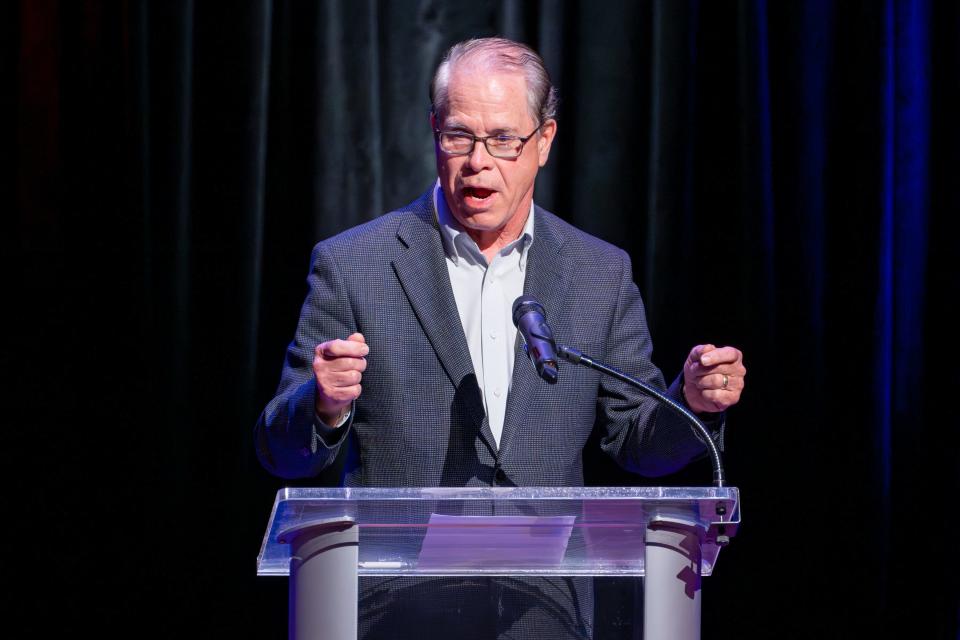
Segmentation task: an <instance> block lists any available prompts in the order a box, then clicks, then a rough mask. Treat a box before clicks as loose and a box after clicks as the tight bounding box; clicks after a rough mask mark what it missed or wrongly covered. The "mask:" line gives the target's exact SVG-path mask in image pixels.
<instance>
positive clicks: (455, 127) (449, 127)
mask: <svg viewBox="0 0 960 640" xmlns="http://www.w3.org/2000/svg"><path fill="white" fill-rule="evenodd" d="M443 131H463V132H464V133H469V134H471V135H477V134H476V132H475V131H473V130H472V129H470V127H468V126H466V125H463V124H460V123H459V122H457V121H456V120H454V121H452V122H447V123H445V124H444V125H443ZM487 135H488V136H515V135H519V134H518V133H517V130H516V129H514V128H513V127H496V128H495V129H491V130H490V131H488V132H487Z"/></svg>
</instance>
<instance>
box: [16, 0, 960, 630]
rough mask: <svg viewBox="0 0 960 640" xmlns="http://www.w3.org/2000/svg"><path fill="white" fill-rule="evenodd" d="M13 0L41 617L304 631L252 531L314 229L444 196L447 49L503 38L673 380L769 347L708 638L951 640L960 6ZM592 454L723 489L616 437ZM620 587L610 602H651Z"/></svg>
mask: <svg viewBox="0 0 960 640" xmlns="http://www.w3.org/2000/svg"><path fill="white" fill-rule="evenodd" d="M0 11H2V14H3V15H2V17H0V25H2V27H0V28H2V30H3V31H2V36H0V47H2V53H0V65H2V67H0V82H2V84H3V87H4V90H3V91H2V92H0V153H2V154H3V156H4V159H5V160H6V162H4V166H6V167H7V169H5V170H3V171H2V172H0V181H2V182H0V207H2V210H3V213H4V214H3V217H2V220H3V222H2V228H3V234H2V257H3V264H2V268H3V273H4V276H5V277H4V280H5V282H6V284H5V286H4V291H5V296H4V300H5V301H6V304H5V305H4V307H5V309H4V312H3V315H4V316H5V319H6V320H7V329H6V330H5V333H4V342H5V343H6V344H5V345H4V348H3V351H2V354H0V357H2V361H0V364H2V371H3V378H4V379H3V385H2V388H3V390H4V395H5V401H4V403H3V406H4V410H5V411H4V418H5V419H4V420H3V432H4V434H5V436H6V438H5V440H6V442H5V445H4V446H3V447H2V450H3V452H4V457H5V458H7V464H6V465H5V468H6V469H7V471H8V474H9V475H10V479H9V480H8V482H7V487H8V492H7V495H8V496H9V498H10V502H9V506H8V510H7V511H8V518H7V529H8V533H10V534H12V535H11V542H10V543H8V546H7V556H8V558H9V559H10V560H11V561H12V562H11V563H10V564H11V565H12V569H13V571H12V572H11V574H10V575H11V576H12V577H9V578H8V584H11V585H12V586H13V591H14V592H15V593H16V594H17V597H16V599H15V600H14V605H15V606H14V607H13V608H14V610H15V612H16V613H18V614H19V615H18V616H17V618H18V619H19V620H18V622H17V624H20V625H23V627H22V629H23V631H24V635H28V636H48V635H51V634H52V633H55V632H70V631H79V630H80V629H83V628H90V629H94V630H99V632H100V633H102V634H103V635H105V636H113V635H132V636H138V635H139V636H142V635H159V636H164V637H194V636H201V635H207V636H212V637H226V636H236V637H253V636H256V637H277V638H279V637H284V634H285V633H286V630H285V622H286V582H285V581H284V580H282V579H267V578H256V576H255V558H256V554H257V550H258V548H259V544H260V538H261V536H262V532H263V528H264V526H265V523H266V519H267V516H268V514H269V510H270V506H271V504H272V500H273V496H274V493H275V492H276V490H277V489H278V488H280V487H281V486H284V485H285V484H286V483H284V482H282V481H281V480H279V479H277V478H272V477H270V476H269V475H267V474H266V473H265V472H264V471H263V470H262V469H261V468H260V467H259V465H258V464H257V462H256V460H255V457H254V455H253V451H252V437H251V432H252V426H253V424H254V422H255V420H256V418H257V415H258V413H259V411H260V410H261V408H262V407H263V405H264V404H265V402H266V401H267V400H268V399H269V397H270V396H271V394H272V392H273V389H274V387H275V385H276V382H277V380H278V377H279V371H280V366H281V362H282V357H283V351H284V348H285V346H286V344H287V342H288V341H289V340H290V339H291V337H292V332H293V328H294V326H295V322H296V318H297V315H298V312H299V307H300V304H301V302H302V299H303V295H304V293H305V290H306V289H305V285H304V278H305V275H306V272H307V267H308V260H309V251H310V248H311V247H312V245H313V244H314V243H315V242H316V241H318V240H320V239H322V238H324V237H327V236H329V235H331V234H333V233H335V232H337V231H340V230H343V229H345V228H348V227H350V226H352V225H354V224H356V223H359V222H362V221H365V220H368V219H370V218H372V217H374V216H376V215H378V214H380V213H382V212H384V211H387V210H389V209H391V208H394V207H396V206H399V205H402V204H405V203H406V202H409V201H411V200H413V199H414V198H415V197H416V196H417V195H419V194H420V193H422V192H423V191H424V190H425V189H426V187H427V186H428V185H429V184H430V182H431V180H432V179H433V177H434V176H435V173H434V166H433V149H432V142H431V138H430V134H429V128H428V125H427V108H428V101H427V84H428V82H429V79H430V76H431V73H432V70H433V68H434V67H435V65H436V63H437V62H438V61H439V58H440V56H441V55H442V53H443V51H444V50H445V49H446V48H447V47H448V46H449V45H450V44H452V43H453V42H456V41H458V40H460V39H463V38H467V37H471V36H484V35H494V34H500V35H505V36H508V37H513V38H516V39H520V40H523V41H525V42H528V43H530V44H531V45H532V46H534V47H535V48H537V49H538V50H539V51H540V52H541V53H542V54H543V56H544V58H545V60H546V62H547V65H548V67H549V69H550V71H551V73H552V75H553V76H554V80H555V82H556V84H558V85H559V87H560V90H561V96H562V103H561V114H560V119H559V122H560V126H559V137H558V139H557V143H556V145H555V147H554V151H553V154H552V157H551V161H550V164H549V165H548V167H547V168H546V169H545V170H544V171H543V172H542V173H541V176H540V178H539V182H538V187H537V200H538V202H539V203H540V204H542V205H543V206H545V207H547V208H549V209H551V210H553V211H554V212H556V213H557V214H558V215H560V216H562V217H564V218H566V219H568V220H570V221H572V222H574V223H575V224H577V225H578V226H580V227H582V228H584V229H586V230H588V231H590V232H592V233H594V234H596V235H599V236H600V237H603V238H605V239H607V240H610V241H611V242H614V243H615V244H618V245H619V246H622V247H623V248H625V249H627V250H628V251H629V252H630V253H631V255H632V257H633V259H634V269H635V278H636V281H637V283H638V285H639V286H640V289H641V291H642V292H643V294H644V297H645V300H646V302H647V308H648V315H649V320H650V322H651V325H652V330H653V335H654V339H655V344H656V352H655V359H656V361H657V362H658V363H659V364H660V366H661V367H662V368H663V369H664V373H665V375H666V376H667V377H668V378H671V377H672V376H674V375H675V374H676V373H677V372H678V370H679V368H680V365H681V363H682V361H683V358H684V357H685V355H686V352H687V350H688V349H689V348H690V346H692V345H693V344H696V343H699V342H713V343H716V344H734V345H737V346H738V347H740V348H741V349H742V350H743V351H744V353H745V354H746V364H747V366H748V368H749V371H750V373H749V376H748V390H747V392H746V394H745V396H744V399H743V402H742V403H741V405H740V406H738V407H737V408H736V409H734V410H733V411H731V413H730V416H729V431H728V439H727V449H728V451H727V457H726V460H727V467H728V475H729V478H730V483H731V484H732V485H735V486H738V487H739V488H740V489H741V492H742V495H743V505H744V512H743V516H744V526H743V527H742V530H741V532H740V534H739V535H738V536H737V538H736V539H735V540H734V544H733V545H732V546H731V547H730V548H729V549H728V550H726V551H725V552H724V553H723V555H722V558H721V562H720V565H719V568H718V570H717V572H716V574H715V575H714V576H713V577H712V578H710V579H708V580H707V581H706V582H705V589H704V627H705V630H706V631H705V636H707V637H713V638H725V637H737V638H743V637H749V638H753V637H756V638H765V637H772V636H776V637H791V638H792V637H796V638H821V637H862V636H866V635H868V634H872V635H873V636H874V637H899V636H900V635H906V634H909V636H910V637H917V638H953V637H956V633H957V623H958V617H960V606H958V597H957V588H956V578H955V574H956V569H955V564H956V535H957V534H956V532H957V529H956V520H957V519H956V517H955V515H954V514H955V512H956V498H955V496H956V495H957V488H958V487H957V479H958V475H960V474H958V468H960V465H958V462H960V460H958V453H957V452H958V438H957V426H956V418H955V416H956V410H955V407H954V406H953V400H954V399H955V398H956V394H957V389H958V388H960V385H958V382H960V380H958V374H957V369H958V367H957V365H956V357H955V354H954V352H955V350H956V349H955V344H956V339H955V335H956V331H955V321H954V313H955V312H954V309H955V302H954V301H955V299H956V297H957V295H956V294H957V293H958V285H957V283H958V280H960V278H958V276H960V273H958V269H957V266H956V255H957V253H956V249H955V247H954V243H955V240H954V238H955V237H956V234H957V231H958V228H957V227H958V224H957V221H956V219H957V214H958V213H960V206H958V205H960V201H958V196H957V191H956V187H955V180H954V174H955V173H956V171H957V168H958V167H960V163H958V149H960V127H958V124H957V113H960V110H958V106H960V105H958V103H957V98H956V95H958V93H960V91H958V89H960V87H958V83H960V54H958V45H957V42H958V39H960V38H958V36H960V18H958V9H957V4H956V3H953V2H932V3H927V2H894V1H892V0H890V1H888V2H885V3H884V2H872V1H871V2H846V3H838V4H837V5H834V4H833V3H819V2H808V3H800V2H790V3H781V2H776V3H769V4H767V3H766V2H762V1H759V0H755V1H752V2H749V1H743V2H730V1H725V2H702V3H701V2H695V1H692V0H689V1H686V2H626V1H624V2H620V1H610V2H602V3H597V2H593V3H590V2H575V1H554V2H549V1H546V0H542V1H540V2H511V1H506V0H505V1H502V2H494V1H489V0H488V1H486V2H472V3H469V4H467V3H445V2H435V1H428V0H421V1H419V2H418V1H413V0H410V1H405V2H390V3H388V2H374V1H372V0H371V1H367V2H318V3H307V2H282V1H275V2H268V1H266V0H262V1H260V2H256V1H251V2H243V3H229V4H226V3H225V4H219V3H207V2H188V1H179V2H156V3H140V2H97V1H85V2H55V1H53V0H39V1H27V0H24V1H22V2H11V3H5V4H4V5H3V7H2V9H0ZM587 474H588V478H589V482H590V483H591V484H598V485H630V484H661V483H662V484H673V485H689V484H706V483H708V481H709V468H708V466H707V465H706V463H704V464H701V465H695V466H694V467H692V468H690V469H688V470H687V471H685V472H683V473H682V474H678V475H677V476H675V477H670V478H665V479H656V480H650V479H644V478H638V477H634V476H629V475H627V474H624V473H622V472H620V471H618V470H617V469H614V468H612V467H611V465H610V464H609V463H608V462H607V461H605V460H604V459H602V458H601V457H599V456H598V455H597V454H596V451H595V450H594V449H590V450H588V452H587ZM336 480H337V478H336V470H333V471H331V473H329V474H327V475H326V476H323V477H319V478H316V479H311V480H310V481H305V482H301V483H299V484H301V485H311V486H321V485H329V484H333V483H335V482H336ZM599 592H600V593H601V594H603V595H604V598H602V599H601V601H602V602H603V603H604V604H601V607H608V609H605V610H603V611H602V613H603V614H604V616H606V619H609V615H611V614H610V611H614V610H620V609H621V608H622V607H625V606H628V605H629V601H630V598H631V597H632V596H631V592H630V588H629V585H627V584H626V583H617V584H613V585H611V584H609V583H605V584H601V585H599ZM617 615H621V616H624V615H625V616H626V617H627V618H629V614H624V613H623V610H620V613H618V614H617ZM601 624H602V623H601ZM601 628H602V627H601Z"/></svg>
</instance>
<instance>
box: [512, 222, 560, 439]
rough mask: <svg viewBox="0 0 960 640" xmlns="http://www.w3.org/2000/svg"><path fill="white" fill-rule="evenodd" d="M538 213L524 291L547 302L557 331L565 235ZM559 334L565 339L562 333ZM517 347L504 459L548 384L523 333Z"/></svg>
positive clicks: (547, 312)
mask: <svg viewBox="0 0 960 640" xmlns="http://www.w3.org/2000/svg"><path fill="white" fill-rule="evenodd" d="M535 215H536V218H535V219H534V227H533V244H531V245H530V249H529V254H528V256H527V275H526V278H525V279H524V283H523V293H524V294H526V295H531V296H533V297H534V298H536V299H537V300H538V301H539V302H540V304H542V305H543V308H544V310H545V311H546V314H547V322H548V323H550V325H551V327H552V328H553V329H554V331H556V327H557V324H556V323H555V322H553V320H555V319H557V318H558V317H559V316H560V315H561V314H560V309H561V305H562V304H563V301H564V292H565V291H566V277H567V274H566V270H565V269H564V268H563V265H562V264H561V262H562V258H563V256H562V255H561V254H560V249H561V247H562V246H563V238H562V237H561V236H560V235H559V234H558V233H557V232H556V229H555V228H554V224H553V221H552V220H551V219H550V218H549V217H548V216H549V215H550V214H548V213H547V212H545V211H544V210H543V209H541V208H540V207H537V209H536V214H535ZM556 337H557V339H560V340H562V337H561V336H556ZM515 348H516V351H515V353H514V360H513V376H512V378H511V383H510V393H509V395H508V396H507V410H506V416H505V418H504V421H503V434H502V436H501V439H500V458H503V457H504V456H505V455H506V452H507V450H508V449H509V448H510V446H511V445H512V444H513V442H514V440H515V439H516V438H517V434H518V432H519V431H520V430H521V429H524V428H528V427H527V426H526V425H524V417H525V416H526V414H527V408H528V406H529V404H530V398H531V397H532V396H534V395H535V394H536V392H537V389H538V387H539V386H540V385H544V384H548V383H547V382H545V381H543V380H541V379H540V376H538V375H537V370H536V367H534V366H533V363H532V362H530V359H529V358H528V357H527V354H526V352H525V351H524V349H523V338H522V337H520V336H519V334H518V336H517V345H516V347H515Z"/></svg>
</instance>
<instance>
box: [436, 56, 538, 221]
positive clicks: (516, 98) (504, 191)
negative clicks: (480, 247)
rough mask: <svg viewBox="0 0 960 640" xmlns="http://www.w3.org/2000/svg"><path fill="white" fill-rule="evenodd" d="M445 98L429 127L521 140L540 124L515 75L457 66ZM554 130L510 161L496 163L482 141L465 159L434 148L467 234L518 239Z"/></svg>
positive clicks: (452, 203) (442, 180)
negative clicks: (506, 235) (504, 136)
mask: <svg viewBox="0 0 960 640" xmlns="http://www.w3.org/2000/svg"><path fill="white" fill-rule="evenodd" d="M447 96H448V99H447V109H446V112H445V113H441V114H438V116H437V117H438V118H442V120H437V121H435V122H434V123H433V124H434V127H435V128H436V129H439V130H440V131H463V132H465V133H472V134H473V135H476V136H489V135H504V134H505V135H514V136H522V137H525V136H528V135H530V132H531V131H533V130H534V128H535V127H536V126H537V124H538V123H537V122H536V120H534V118H533V117H532V116H531V115H530V111H529V109H528V107H527V82H526V79H525V78H524V77H523V75H522V74H519V73H507V72H496V71H494V72H491V71H489V70H482V69H477V68H476V67H470V66H467V67H465V68H460V67H455V68H454V69H452V70H451V75H450V80H449V84H448V85H447ZM556 128H557V125H556V122H555V121H553V120H548V121H547V122H546V123H544V125H543V127H541V129H540V133H539V135H536V134H535V135H534V136H533V137H532V138H530V139H529V140H528V141H527V143H526V144H525V145H524V146H523V152H522V153H521V154H520V157H518V158H512V159H508V158H494V157H493V156H491V155H490V154H489V153H488V152H487V149H486V147H485V146H484V144H483V143H482V142H477V143H476V144H475V145H474V147H473V152H472V153H470V154H469V155H464V156H452V155H449V154H447V153H444V151H443V150H442V149H441V148H440V146H439V143H437V146H436V153H437V174H438V175H439V176H440V185H441V187H443V193H444V196H445V197H446V200H447V205H448V206H449V207H450V211H451V212H452V213H453V215H454V217H455V218H456V219H457V220H458V221H459V222H460V224H462V225H463V226H464V227H465V228H466V229H467V230H468V231H473V232H474V233H471V235H474V236H475V237H476V236H477V235H478V233H479V234H480V235H488V234H490V232H497V234H498V235H499V234H501V233H504V228H505V227H506V228H507V231H506V233H507V234H512V233H516V234H519V232H520V231H521V230H522V228H523V223H524V221H525V220H526V214H527V212H528V211H529V210H530V202H531V200H532V199H533V185H534V179H535V178H536V177H537V171H538V170H539V169H540V167H542V166H543V165H544V164H546V162H547V157H548V156H549V154H550V144H551V143H552V142H553V137H554V135H555V133H556ZM511 223H512V224H511ZM514 227H516V228H515V229H514Z"/></svg>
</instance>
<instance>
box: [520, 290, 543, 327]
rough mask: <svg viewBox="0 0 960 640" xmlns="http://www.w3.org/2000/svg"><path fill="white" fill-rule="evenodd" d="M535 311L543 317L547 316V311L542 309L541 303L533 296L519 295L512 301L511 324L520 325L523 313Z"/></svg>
mask: <svg viewBox="0 0 960 640" xmlns="http://www.w3.org/2000/svg"><path fill="white" fill-rule="evenodd" d="M531 311H535V312H537V313H539V314H540V315H541V316H543V318H544V319H546V317H547V312H546V311H544V310H543V305H542V304H540V303H539V302H537V299H536V298H534V297H533V296H528V295H526V294H524V295H522V296H520V297H519V298H517V299H516V300H514V301H513V326H515V327H519V326H520V318H522V317H523V316H524V315H525V314H527V313H530V312H531Z"/></svg>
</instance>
